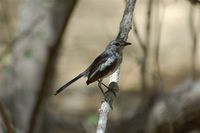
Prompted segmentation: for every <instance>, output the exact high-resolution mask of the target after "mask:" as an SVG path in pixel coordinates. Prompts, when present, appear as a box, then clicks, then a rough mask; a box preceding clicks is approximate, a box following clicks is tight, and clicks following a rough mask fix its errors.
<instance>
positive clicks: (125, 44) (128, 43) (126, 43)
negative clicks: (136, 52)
mask: <svg viewBox="0 0 200 133" xmlns="http://www.w3.org/2000/svg"><path fill="white" fill-rule="evenodd" d="M128 45H131V43H130V42H124V44H123V46H128Z"/></svg>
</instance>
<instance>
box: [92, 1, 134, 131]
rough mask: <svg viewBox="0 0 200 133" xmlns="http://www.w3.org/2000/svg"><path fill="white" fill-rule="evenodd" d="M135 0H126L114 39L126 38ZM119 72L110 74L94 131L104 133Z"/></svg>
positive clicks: (124, 39) (130, 24) (116, 88)
mask: <svg viewBox="0 0 200 133" xmlns="http://www.w3.org/2000/svg"><path fill="white" fill-rule="evenodd" d="M135 4H136V0H126V8H125V10H124V14H123V17H122V20H121V23H120V28H119V33H118V35H117V37H116V40H122V41H126V40H127V39H128V34H129V32H130V30H131V26H132V19H133V10H134V8H135ZM119 72H120V70H119V69H118V70H116V72H114V73H113V74H112V75H111V76H110V84H109V88H110V89H109V90H108V91H107V92H106V95H105V101H104V102H103V103H102V104H101V107H100V109H99V112H100V114H99V121H98V125H97V131H96V133H104V132H105V129H106V124H107V115H108V112H109V110H110V107H112V102H113V98H114V94H113V92H114V93H116V92H117V91H118V84H117V83H118V81H119Z"/></svg>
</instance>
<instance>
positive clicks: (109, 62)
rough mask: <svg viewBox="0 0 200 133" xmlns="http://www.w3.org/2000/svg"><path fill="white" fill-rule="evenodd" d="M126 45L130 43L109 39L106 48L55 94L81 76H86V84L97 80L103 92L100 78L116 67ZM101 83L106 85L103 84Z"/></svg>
mask: <svg viewBox="0 0 200 133" xmlns="http://www.w3.org/2000/svg"><path fill="white" fill-rule="evenodd" d="M128 45H131V43H129V42H125V41H119V40H113V41H111V42H110V43H109V44H108V46H107V47H106V49H105V50H104V51H103V53H101V54H100V55H99V56H98V57H97V58H96V59H95V60H94V61H93V63H92V64H91V65H90V66H89V67H88V68H87V69H86V70H85V71H83V72H82V73H80V74H79V75H78V76H76V77H75V78H73V79H72V80H71V81H69V82H68V83H66V84H65V85H63V86H62V87H61V88H59V89H58V90H57V91H56V93H55V95H57V94H58V93H60V92H61V91H63V90H64V89H65V88H67V87H68V86H69V85H71V84H72V83H74V82H75V81H77V80H78V79H80V78H81V77H87V78H88V79H87V81H86V84H87V85H89V84H91V83H93V82H95V81H98V86H99V88H100V90H101V91H102V93H103V94H104V91H103V89H102V87H101V85H102V84H103V83H102V80H103V79H104V78H106V77H108V76H109V75H111V74H113V73H114V72H115V71H116V70H117V69H118V67H119V66H120V64H121V62H122V59H123V49H124V47H125V46H128ZM103 85H104V86H106V85H105V84H103ZM106 87H107V86H106Z"/></svg>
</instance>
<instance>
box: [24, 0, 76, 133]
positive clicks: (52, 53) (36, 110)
mask: <svg viewBox="0 0 200 133" xmlns="http://www.w3.org/2000/svg"><path fill="white" fill-rule="evenodd" d="M76 3H77V0H75V1H73V0H71V1H70V2H68V6H67V7H65V8H64V9H63V10H61V11H62V13H63V12H64V13H63V14H62V16H61V17H60V19H56V21H57V22H58V21H59V22H60V25H56V26H57V27H56V26H55V27H56V28H57V37H56V38H55V40H54V41H53V42H52V47H50V48H49V51H48V52H49V57H48V59H47V63H46V66H45V68H44V73H43V79H42V83H41V88H40V90H39V92H38V97H37V99H36V102H35V105H34V107H33V111H32V115H31V119H30V122H29V129H28V133H34V132H35V130H36V127H37V123H38V119H39V115H40V111H41V108H42V104H43V102H44V101H45V100H46V97H47V96H48V94H49V93H48V91H49V88H50V83H51V81H52V79H53V78H52V77H53V74H54V72H55V64H56V59H57V55H58V51H59V48H60V45H61V41H62V38H63V35H64V32H65V29H66V27H67V24H68V21H69V18H70V15H71V13H72V11H73V9H74V7H75V5H76ZM60 9H62V8H60ZM61 11H60V12H61ZM60 12H58V13H60ZM52 13H54V12H52ZM54 16H56V15H52V21H53V20H54V19H55V18H53V17H54Z"/></svg>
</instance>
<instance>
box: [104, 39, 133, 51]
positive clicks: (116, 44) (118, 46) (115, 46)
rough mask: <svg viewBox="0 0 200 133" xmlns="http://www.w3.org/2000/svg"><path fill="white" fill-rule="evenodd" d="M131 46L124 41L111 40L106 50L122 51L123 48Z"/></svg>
mask: <svg viewBox="0 0 200 133" xmlns="http://www.w3.org/2000/svg"><path fill="white" fill-rule="evenodd" d="M128 45H131V43H129V42H126V41H119V40H113V41H111V42H110V43H109V44H108V46H107V48H106V49H110V50H114V51H122V50H123V49H124V47H125V46H128Z"/></svg>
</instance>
